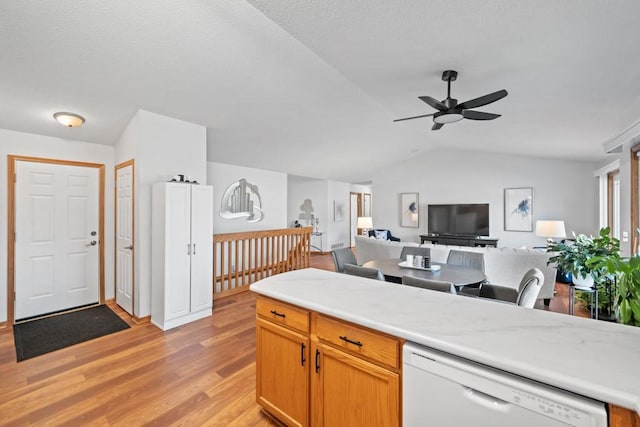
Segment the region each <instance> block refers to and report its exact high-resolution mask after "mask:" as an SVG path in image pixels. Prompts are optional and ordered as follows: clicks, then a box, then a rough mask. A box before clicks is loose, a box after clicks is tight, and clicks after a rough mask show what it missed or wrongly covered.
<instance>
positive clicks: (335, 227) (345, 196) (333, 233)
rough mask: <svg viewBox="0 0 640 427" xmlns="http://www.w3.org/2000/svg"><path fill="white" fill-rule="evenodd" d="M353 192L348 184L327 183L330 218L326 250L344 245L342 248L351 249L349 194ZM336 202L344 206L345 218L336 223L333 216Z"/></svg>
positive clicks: (328, 213)
mask: <svg viewBox="0 0 640 427" xmlns="http://www.w3.org/2000/svg"><path fill="white" fill-rule="evenodd" d="M350 191H351V184H348V183H346V182H338V181H328V182H327V199H328V202H329V203H328V205H329V206H328V207H329V209H328V211H327V215H328V216H329V218H330V221H329V224H328V227H327V236H326V237H327V246H325V247H326V248H327V249H326V250H331V248H333V247H338V246H336V245H340V244H341V245H342V247H349V246H350V243H349V236H350V230H349V229H350V228H351V226H350V222H349V217H350V213H349V192H350ZM334 201H340V202H342V203H343V205H344V217H343V218H342V221H335V220H334V216H333V203H334Z"/></svg>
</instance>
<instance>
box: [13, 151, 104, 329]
mask: <svg viewBox="0 0 640 427" xmlns="http://www.w3.org/2000/svg"><path fill="white" fill-rule="evenodd" d="M15 167H16V169H15V171H16V178H15V179H16V182H15V259H14V263H15V264H14V267H15V276H14V278H15V279H14V280H15V282H14V283H15V319H16V320H20V319H25V318H29V317H33V316H38V315H42V314H46V313H51V312H56V311H60V310H65V309H69V308H73V307H78V306H82V305H87V304H92V303H98V302H99V299H100V297H99V290H100V250H99V246H100V244H101V239H102V236H99V235H98V232H99V194H100V193H99V191H100V189H99V171H98V169H96V168H92V167H84V166H71V165H65V164H57V163H39V162H32V161H16V166H15Z"/></svg>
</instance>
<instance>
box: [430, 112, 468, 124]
mask: <svg viewBox="0 0 640 427" xmlns="http://www.w3.org/2000/svg"><path fill="white" fill-rule="evenodd" d="M462 119H464V116H463V115H462V114H460V113H444V114H439V115H437V116H435V117H434V118H433V121H434V122H435V123H439V124H442V125H446V124H447V123H454V122H459V121H460V120H462Z"/></svg>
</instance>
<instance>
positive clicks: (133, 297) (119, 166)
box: [113, 159, 137, 319]
mask: <svg viewBox="0 0 640 427" xmlns="http://www.w3.org/2000/svg"><path fill="white" fill-rule="evenodd" d="M127 166H131V172H132V174H131V246H133V248H132V249H131V313H129V314H131V316H132V317H133V318H136V316H135V313H136V292H135V286H136V281H135V277H136V275H135V268H136V264H135V260H136V252H135V250H136V249H135V248H136V245H135V238H136V234H135V229H136V222H135V202H136V198H135V194H136V193H135V182H136V178H135V162H134V159H130V160H127V161H126V162H122V163H119V164H117V165H116V166H115V173H114V177H115V180H116V185H115V190H114V191H115V194H114V199H113V200H114V221H115V227H114V231H115V233H114V242H115V244H114V261H115V262H114V275H113V277H114V281H113V285H114V289H113V294H114V296H115V298H116V303H117V302H118V245H117V242H118V170H119V169H122V168H125V167H127ZM125 311H126V310H125ZM136 319H137V318H136Z"/></svg>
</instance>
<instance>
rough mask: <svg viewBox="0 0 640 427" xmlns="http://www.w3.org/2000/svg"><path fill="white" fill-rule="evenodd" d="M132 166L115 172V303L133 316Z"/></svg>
mask: <svg viewBox="0 0 640 427" xmlns="http://www.w3.org/2000/svg"><path fill="white" fill-rule="evenodd" d="M133 250H134V247H133V165H132V164H128V165H126V166H123V167H120V168H117V172H116V303H117V304H118V305H119V306H120V307H122V308H123V309H124V310H125V311H126V312H127V313H129V314H133V253H134V252H133Z"/></svg>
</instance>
